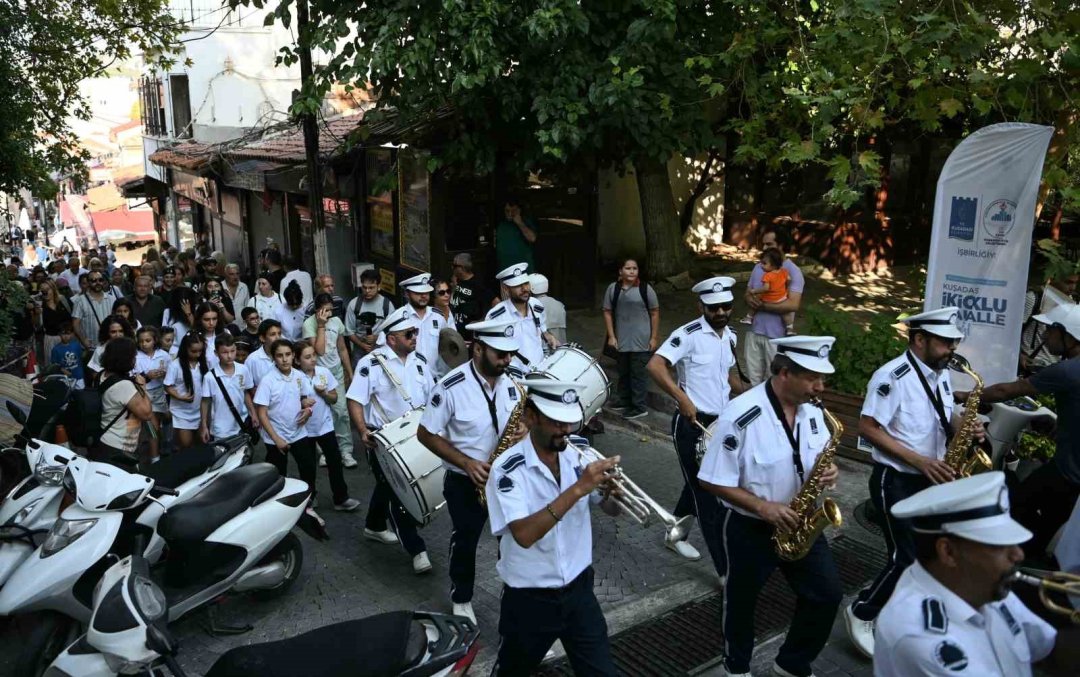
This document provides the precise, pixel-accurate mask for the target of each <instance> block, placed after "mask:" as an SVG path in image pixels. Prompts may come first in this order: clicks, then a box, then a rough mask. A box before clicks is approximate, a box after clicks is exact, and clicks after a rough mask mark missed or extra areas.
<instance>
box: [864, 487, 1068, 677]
mask: <svg viewBox="0 0 1080 677" xmlns="http://www.w3.org/2000/svg"><path fill="white" fill-rule="evenodd" d="M892 514H893V516H894V517H896V518H898V519H903V520H910V521H911V524H912V526H913V528H914V530H915V537H914V541H915V552H916V562H915V563H914V564H912V565H911V566H910V567H908V568H907V570H905V571H904V573H903V575H902V576H900V580H899V581H898V582H897V584H896V589H895V591H894V592H893V594H892V597H890V598H889V601H888V603H887V604H886V605H885V607H884V608H883V609H882V610H881V614H880V615H879V616H878V623H877V646H876V651H875V652H874V675H875V677H901V676H902V677H913V676H915V675H942V676H945V675H957V674H963V675H979V676H980V677H984V676H985V677H1006V676H1008V677H1024V676H1025V675H1027V676H1030V675H1031V664H1032V663H1034V662H1037V661H1040V660H1042V659H1043V658H1046V657H1047V656H1048V655H1049V654H1050V653H1051V652H1052V651H1053V650H1054V649H1055V641H1056V639H1057V631H1056V630H1054V628H1053V627H1052V626H1051V625H1050V624H1049V623H1047V622H1045V621H1043V620H1042V619H1040V618H1039V617H1038V616H1036V615H1035V614H1033V613H1032V612H1031V611H1029V610H1028V608H1027V607H1025V606H1024V604H1023V602H1021V601H1020V600H1019V599H1018V598H1017V597H1016V595H1014V594H1013V593H1011V592H1010V591H1009V586H1010V580H1011V577H1012V574H1013V573H1014V571H1015V568H1016V565H1017V564H1018V563H1019V562H1020V560H1021V559H1023V557H1024V553H1023V551H1022V550H1021V549H1020V546H1019V544H1020V543H1023V542H1024V541H1027V540H1028V539H1029V538H1031V532H1030V531H1028V530H1027V529H1025V528H1024V527H1022V526H1020V524H1019V523H1018V522H1016V521H1014V520H1013V519H1012V517H1011V516H1010V515H1009V492H1008V490H1007V489H1006V488H1005V475H1004V474H1003V473H1001V472H988V473H983V474H981V475H975V476H973V477H968V478H965V479H960V480H957V481H955V482H950V483H948V484H941V485H937V486H933V487H929V488H927V489H924V490H922V491H920V492H918V493H917V494H915V495H914V496H912V497H910V498H907V499H905V500H903V501H900V502H898V503H897V504H896V505H894V506H893V507H892ZM1058 643H1060V642H1058Z"/></svg>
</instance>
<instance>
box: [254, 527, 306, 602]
mask: <svg viewBox="0 0 1080 677" xmlns="http://www.w3.org/2000/svg"><path fill="white" fill-rule="evenodd" d="M274 561H279V562H281V563H282V564H284V565H285V578H284V579H282V581H281V582H280V583H278V584H277V585H275V586H274V587H272V588H264V589H263V590H255V591H253V592H252V593H251V594H252V595H254V596H255V598H256V599H259V600H263V601H265V600H271V599H277V598H278V597H281V596H282V595H284V594H285V593H286V592H288V591H289V588H291V587H292V584H293V583H295V582H296V579H297V578H299V577H300V569H301V568H302V567H303V566H304V546H303V544H302V543H300V539H299V538H297V537H296V534H294V533H292V532H291V531H290V532H289V533H288V534H286V536H285V538H283V539H282V540H281V542H280V543H278V544H277V545H275V546H274V549H273V550H271V551H270V552H268V553H266V557H264V558H263V559H262V561H261V562H259V564H269V563H270V562H274Z"/></svg>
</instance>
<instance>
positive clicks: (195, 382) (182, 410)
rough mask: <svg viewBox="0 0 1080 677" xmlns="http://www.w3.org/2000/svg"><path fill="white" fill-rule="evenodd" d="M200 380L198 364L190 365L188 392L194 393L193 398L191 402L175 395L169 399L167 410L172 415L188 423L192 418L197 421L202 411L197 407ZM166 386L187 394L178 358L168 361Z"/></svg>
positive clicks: (199, 394)
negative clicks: (189, 386) (189, 389)
mask: <svg viewBox="0 0 1080 677" xmlns="http://www.w3.org/2000/svg"><path fill="white" fill-rule="evenodd" d="M202 382H203V374H202V371H201V370H200V369H199V367H198V366H194V367H191V391H190V393H192V394H194V395H195V399H194V400H193V401H191V402H184V401H182V400H179V399H177V398H175V397H173V398H171V399H170V400H169V411H171V412H172V414H173V416H174V417H177V418H180V419H182V420H183V422H185V423H188V424H190V423H191V422H192V420H193V419H194V421H195V422H198V420H199V418H200V416H201V415H202V412H201V411H200V409H199V401H200V400H201V399H202ZM165 385H166V387H171V388H175V389H176V392H178V393H180V394H181V395H187V394H189V391H188V389H187V386H186V385H184V370H183V367H182V366H181V361H180V360H179V359H176V360H173V361H172V362H170V363H169V371H168V372H166V374H165ZM183 430H189V428H183Z"/></svg>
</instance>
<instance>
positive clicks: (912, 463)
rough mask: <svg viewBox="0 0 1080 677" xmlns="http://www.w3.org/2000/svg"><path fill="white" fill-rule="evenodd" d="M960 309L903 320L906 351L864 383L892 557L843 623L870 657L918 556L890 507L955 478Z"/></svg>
mask: <svg viewBox="0 0 1080 677" xmlns="http://www.w3.org/2000/svg"><path fill="white" fill-rule="evenodd" d="M957 312H958V310H957V309H956V308H953V307H947V308H940V309H938V310H931V311H928V312H925V313H919V314H918V315H912V316H911V317H908V318H907V319H905V320H903V322H904V324H906V325H907V326H908V327H909V330H908V349H907V350H906V351H904V354H903V355H900V356H899V357H896V358H894V359H892V360H890V361H888V362H886V363H885V364H884V365H882V366H881V367H880V368H879V369H878V370H877V371H876V372H874V375H873V376H871V377H870V382H869V383H868V385H867V388H866V400H865V401H864V402H863V408H862V415H861V416H860V417H859V448H860V449H863V450H865V451H869V452H871V454H872V455H873V459H874V469H873V471H872V472H871V474H870V500H871V502H872V503H873V505H874V507H875V508H877V509H878V511H879V513H880V514H881V516H882V519H884V521H885V547H886V548H887V549H888V555H889V558H888V561H887V563H886V564H885V568H884V569H883V570H882V571H881V572H880V573H879V574H878V576H877V578H876V579H874V582H873V583H871V584H870V586H869V587H867V588H864V589H863V590H862V592H860V593H859V596H858V598H856V600H855V602H854V603H853V604H852V605H851V606H850V607H848V608H847V609H845V610H844V625H845V626H846V627H847V632H848V636H849V637H850V638H851V641H852V643H853V644H854V645H855V647H856V648H858V649H859V651H861V652H862V653H863V654H865V655H866V656H868V657H873V655H874V619H875V618H877V615H878V612H880V611H881V607H882V606H884V605H885V602H886V600H888V599H889V595H891V594H892V591H893V588H894V587H895V586H896V581H897V579H899V578H900V574H901V573H903V571H904V569H906V568H907V566H908V565H909V564H911V563H912V562H913V561H915V543H914V540H913V539H912V532H911V526H910V525H909V524H908V523H907V522H905V521H904V520H900V519H897V518H896V517H895V516H894V515H893V514H892V512H891V509H892V506H893V505H895V504H896V503H897V502H898V501H901V500H903V499H905V498H907V497H909V496H912V495H914V494H915V493H916V492H919V491H922V490H923V489H925V488H927V487H929V486H930V485H931V484H939V483H941V482H948V481H950V480H952V479H953V477H954V473H953V471H952V469H951V468H950V467H949V466H948V465H946V464H945V463H944V462H943V461H942V459H943V458H944V457H945V449H946V446H947V445H948V441H949V439H950V438H951V437H952V434H953V428H952V422H951V418H952V411H953V388H952V379H951V378H950V377H949V369H948V364H949V360H950V359H951V358H952V356H953V352H954V351H955V350H956V345H957V343H959V341H960V339H962V338H964V333H963V332H962V331H960V329H959V328H958V327H957V326H956V315H957Z"/></svg>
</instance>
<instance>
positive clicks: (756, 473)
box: [698, 336, 843, 677]
mask: <svg viewBox="0 0 1080 677" xmlns="http://www.w3.org/2000/svg"><path fill="white" fill-rule="evenodd" d="M834 341H835V339H834V338H833V337H831V336H787V337H783V338H777V339H772V340H771V343H772V345H773V346H774V347H775V349H776V357H774V358H773V361H772V364H771V371H772V376H771V377H770V378H769V379H767V380H766V381H764V382H763V383H761V384H759V385H757V386H754V387H753V388H751V389H750V390H748V391H746V392H745V393H744V394H742V395H739V396H738V397H736V398H735V399H733V400H731V402H730V403H729V404H728V406H727V408H725V409H724V412H723V413H722V414H721V415H720V418H718V419H717V422H716V427H715V428H714V434H713V436H712V438H711V439H710V440H709V444H708V447H707V449H706V451H705V457H704V458H703V459H702V461H701V470H700V472H699V473H698V480H700V482H701V484H702V486H703V487H704V488H705V489H706V490H708V491H709V492H711V493H713V494H715V495H716V496H719V497H720V499H721V500H722V501H723V502H724V503H725V505H727V507H728V508H729V510H728V511H727V514H726V516H725V518H724V523H723V528H722V531H721V537H722V538H723V539H724V542H725V543H726V546H727V547H726V554H727V571H726V576H725V583H724V608H723V616H722V623H723V629H724V640H725V646H724V653H725V654H726V655H725V659H724V664H723V670H724V672H723V673H722V674H725V675H733V676H742V675H746V676H747V677H748V676H749V674H750V659H751V656H752V652H753V648H754V607H755V606H756V605H757V596H758V593H759V592H760V590H761V588H762V586H764V585H765V582H766V581H767V580H768V578H769V575H770V574H771V573H772V572H773V570H774V569H776V568H777V567H779V568H780V570H781V571H782V572H783V574H784V577H785V578H786V579H787V581H788V584H789V585H790V586H791V588H792V589H793V590H794V592H795V594H796V596H797V597H798V601H797V603H796V607H795V616H794V618H793V619H792V621H791V628H790V629H789V630H788V633H787V637H786V638H785V640H784V643H783V644H782V645H781V646H780V651H779V653H777V655H776V661H775V663H774V664H773V667H772V672H773V674H774V675H778V676H780V677H806V676H807V675H810V674H811V669H810V663H811V662H812V661H813V660H814V659H815V658H817V656H818V654H819V653H820V652H821V650H822V648H824V646H825V643H826V641H828V639H829V632H830V630H831V628H832V624H833V619H834V618H835V616H836V610H837V608H838V607H839V606H840V599H841V597H842V596H843V591H842V589H841V587H840V576H839V574H838V573H837V570H836V564H835V563H834V561H833V557H832V552H831V551H830V550H829V545H828V542H827V541H826V539H825V538H822V537H816V538H814V539H813V541H812V542H810V543H808V544H806V549H807V552H806V553H805V555H800V556H799V557H798V558H797V559H784V558H781V557H780V555H779V554H778V552H777V550H776V548H775V546H774V544H773V538H774V536H776V535H777V534H780V535H783V534H792V533H795V532H797V531H798V527H799V525H800V523H801V522H802V520H803V519H804V518H805V517H807V515H801V514H799V513H797V512H796V511H795V510H793V509H792V507H791V504H792V499H793V498H795V497H796V495H799V494H800V490H801V489H802V488H803V486H804V483H805V484H807V485H808V486H811V487H813V486H815V484H816V485H817V486H820V487H821V488H823V489H824V488H828V487H829V486H831V485H833V484H834V483H835V482H836V478H837V474H838V471H837V468H836V466H835V465H834V464H832V463H828V458H827V457H826V459H825V461H824V462H823V463H821V464H818V463H817V459H818V456H820V455H821V454H822V453H823V452H826V451H828V448H829V442H830V440H831V433H830V431H829V429H828V427H827V426H826V422H825V417H824V414H823V412H822V410H821V409H820V408H819V407H817V406H814V405H813V404H811V400H812V399H814V398H816V397H818V396H819V395H820V394H821V392H822V391H823V390H824V389H825V383H824V378H825V375H826V374H831V373H833V371H834V369H833V365H832V364H831V363H830V362H829V352H830V350H831V349H832V344H833V342H834ZM834 451H835V450H833V452H830V453H834ZM818 473H820V474H818Z"/></svg>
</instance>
